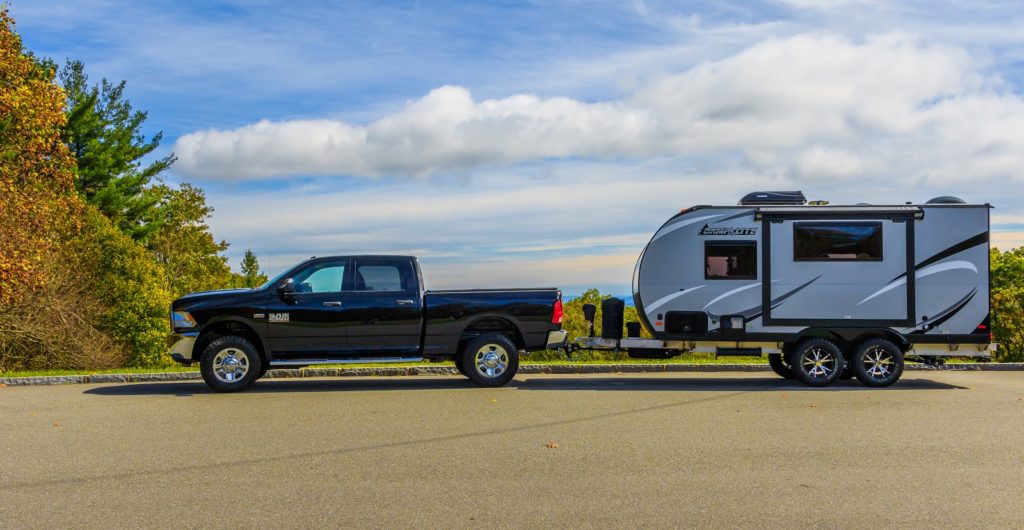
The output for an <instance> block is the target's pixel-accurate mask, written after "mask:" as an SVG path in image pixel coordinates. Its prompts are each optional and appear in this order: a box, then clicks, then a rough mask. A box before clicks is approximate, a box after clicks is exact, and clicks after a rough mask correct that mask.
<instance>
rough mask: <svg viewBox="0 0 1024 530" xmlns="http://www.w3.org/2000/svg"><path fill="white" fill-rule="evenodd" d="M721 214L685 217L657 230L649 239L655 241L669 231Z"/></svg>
mask: <svg viewBox="0 0 1024 530" xmlns="http://www.w3.org/2000/svg"><path fill="white" fill-rule="evenodd" d="M723 215H725V214H717V215H703V216H701V217H694V218H693V219H687V220H685V221H679V222H678V223H676V224H674V225H671V226H669V227H667V228H663V229H662V230H661V231H660V232H658V235H656V236H654V239H652V240H651V243H653V242H655V241H657V240H658V239H660V238H662V237H664V236H666V235H668V234H670V233H672V232H674V231H676V230H679V229H680V228H682V227H684V226H690V225H692V224H694V223H699V222H701V221H706V220H708V219H714V218H716V217H721V216H723ZM647 245H648V246H650V243H648V244H647Z"/></svg>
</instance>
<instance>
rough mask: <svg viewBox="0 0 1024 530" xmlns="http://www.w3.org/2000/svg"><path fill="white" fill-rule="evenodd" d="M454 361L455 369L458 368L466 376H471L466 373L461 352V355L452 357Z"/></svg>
mask: <svg viewBox="0 0 1024 530" xmlns="http://www.w3.org/2000/svg"><path fill="white" fill-rule="evenodd" d="M452 361H453V362H454V363H455V369H456V370H458V371H459V373H460V374H462V375H463V376H465V377H469V374H467V373H466V367H465V366H463V365H462V354H461V353H460V354H459V355H456V356H454V357H452Z"/></svg>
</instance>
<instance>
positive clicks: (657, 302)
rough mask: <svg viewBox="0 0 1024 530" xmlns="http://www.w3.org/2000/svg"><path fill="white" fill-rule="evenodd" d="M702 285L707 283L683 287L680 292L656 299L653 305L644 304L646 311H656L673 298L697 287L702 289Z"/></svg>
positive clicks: (690, 291)
mask: <svg viewBox="0 0 1024 530" xmlns="http://www.w3.org/2000/svg"><path fill="white" fill-rule="evenodd" d="M701 287H706V285H698V286H696V287H690V288H688V289H683V290H681V291H679V292H675V293H672V294H670V295H667V296H662V297H661V298H659V299H657V300H655V301H654V303H652V304H651V305H648V306H644V311H645V312H646V313H650V312H652V311H654V310H655V309H657V308H659V307H661V306H663V305H665V304H667V303H669V302H671V301H672V300H675V299H676V298H679V297H680V296H683V295H684V294H686V293H692V292H694V291H696V290H697V289H700V288H701Z"/></svg>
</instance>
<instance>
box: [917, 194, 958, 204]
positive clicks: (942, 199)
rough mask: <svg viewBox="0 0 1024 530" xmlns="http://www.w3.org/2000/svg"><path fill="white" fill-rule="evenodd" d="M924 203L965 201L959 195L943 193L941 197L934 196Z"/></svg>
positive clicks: (956, 202)
mask: <svg viewBox="0 0 1024 530" xmlns="http://www.w3.org/2000/svg"><path fill="white" fill-rule="evenodd" d="M925 204H967V201H965V200H963V199H961V198H960V197H954V196H952V195H943V196H941V197H935V198H934V199H931V200H929V201H928V202H926V203H925Z"/></svg>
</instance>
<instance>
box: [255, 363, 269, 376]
mask: <svg viewBox="0 0 1024 530" xmlns="http://www.w3.org/2000/svg"><path fill="white" fill-rule="evenodd" d="M268 371H270V363H263V365H262V366H260V375H257V376H256V379H263V376H265V375H267V372H268Z"/></svg>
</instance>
